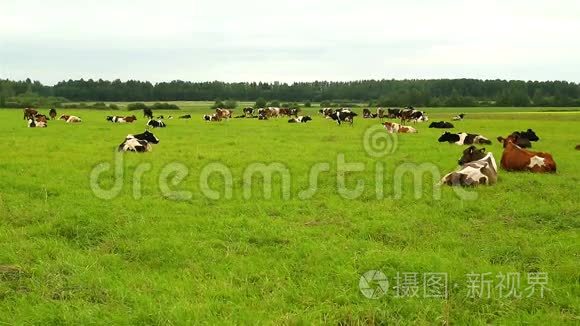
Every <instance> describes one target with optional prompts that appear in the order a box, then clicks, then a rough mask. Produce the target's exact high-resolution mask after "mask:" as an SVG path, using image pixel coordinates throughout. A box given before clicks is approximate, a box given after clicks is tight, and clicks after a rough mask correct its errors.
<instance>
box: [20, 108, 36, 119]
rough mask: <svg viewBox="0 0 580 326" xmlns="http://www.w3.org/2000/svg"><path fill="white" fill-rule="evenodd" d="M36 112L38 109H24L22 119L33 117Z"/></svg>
mask: <svg viewBox="0 0 580 326" xmlns="http://www.w3.org/2000/svg"><path fill="white" fill-rule="evenodd" d="M37 114H38V111H36V110H35V109H31V108H26V109H24V118H23V119H24V120H28V119H33V118H34V117H35V116H36V115H37Z"/></svg>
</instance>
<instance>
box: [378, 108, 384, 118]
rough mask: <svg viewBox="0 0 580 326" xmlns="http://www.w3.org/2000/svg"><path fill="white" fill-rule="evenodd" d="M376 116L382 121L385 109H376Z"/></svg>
mask: <svg viewBox="0 0 580 326" xmlns="http://www.w3.org/2000/svg"><path fill="white" fill-rule="evenodd" d="M377 116H378V117H379V119H381V121H382V120H383V118H384V116H385V109H383V108H377Z"/></svg>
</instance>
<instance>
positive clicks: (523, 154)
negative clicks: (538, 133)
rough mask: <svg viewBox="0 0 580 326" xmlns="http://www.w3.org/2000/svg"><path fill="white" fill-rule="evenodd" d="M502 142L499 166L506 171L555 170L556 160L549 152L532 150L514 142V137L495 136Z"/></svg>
mask: <svg viewBox="0 0 580 326" xmlns="http://www.w3.org/2000/svg"><path fill="white" fill-rule="evenodd" d="M497 140H498V141H499V142H500V143H502V144H503V154H502V156H501V167H502V168H503V169H505V170H508V171H530V172H556V162H554V158H553V157H552V155H551V154H549V153H543V152H533V151H528V150H526V149H523V148H521V147H519V146H518V145H516V144H515V143H514V137H513V136H511V135H510V136H508V137H507V138H503V137H497Z"/></svg>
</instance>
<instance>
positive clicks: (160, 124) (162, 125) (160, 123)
mask: <svg viewBox="0 0 580 326" xmlns="http://www.w3.org/2000/svg"><path fill="white" fill-rule="evenodd" d="M147 126H148V127H152V128H165V127H167V125H166V124H165V122H163V121H161V120H153V119H149V121H147Z"/></svg>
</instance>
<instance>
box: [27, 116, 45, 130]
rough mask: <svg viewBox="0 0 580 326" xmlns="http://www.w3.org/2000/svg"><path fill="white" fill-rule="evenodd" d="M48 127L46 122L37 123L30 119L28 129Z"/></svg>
mask: <svg viewBox="0 0 580 326" xmlns="http://www.w3.org/2000/svg"><path fill="white" fill-rule="evenodd" d="M46 126H47V124H46V122H45V121H36V120H35V119H33V118H31V119H28V128H46Z"/></svg>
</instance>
